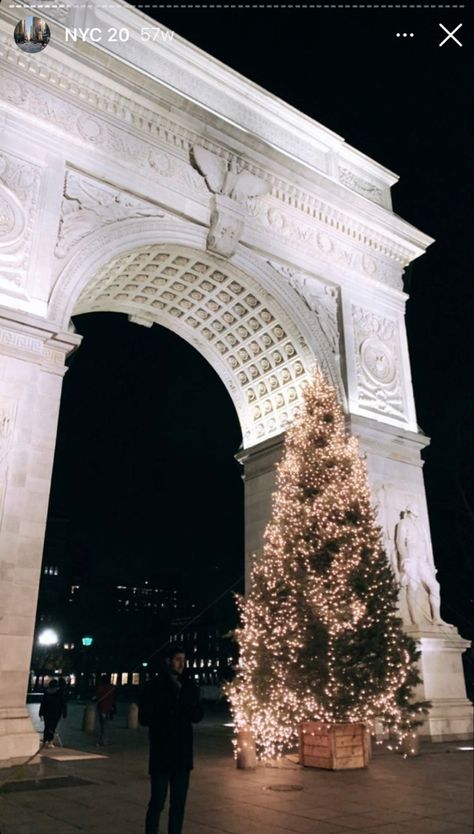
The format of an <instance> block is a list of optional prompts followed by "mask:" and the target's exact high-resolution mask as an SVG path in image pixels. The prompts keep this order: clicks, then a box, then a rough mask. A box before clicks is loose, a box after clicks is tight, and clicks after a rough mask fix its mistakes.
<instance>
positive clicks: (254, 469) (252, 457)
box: [236, 434, 284, 592]
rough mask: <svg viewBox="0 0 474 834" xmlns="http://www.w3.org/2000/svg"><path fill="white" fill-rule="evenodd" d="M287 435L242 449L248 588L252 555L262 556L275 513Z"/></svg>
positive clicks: (246, 578) (239, 454) (246, 585)
mask: <svg viewBox="0 0 474 834" xmlns="http://www.w3.org/2000/svg"><path fill="white" fill-rule="evenodd" d="M283 439H284V434H279V435H277V436H276V437H271V438H270V439H269V440H264V441H262V443H257V444H256V445H255V446H251V447H250V448H248V449H244V450H242V451H241V452H238V454H237V455H236V458H237V460H238V461H239V462H240V463H242V464H243V465H244V483H245V510H244V512H245V590H246V592H248V590H249V588H250V570H251V565H252V558H253V555H254V554H255V555H256V556H257V557H258V556H260V555H261V553H262V548H263V534H264V532H265V527H266V526H267V524H268V522H269V521H270V518H271V514H272V494H273V492H274V491H275V475H276V472H275V467H276V464H277V463H278V461H279V460H280V458H281V456H282V452H283Z"/></svg>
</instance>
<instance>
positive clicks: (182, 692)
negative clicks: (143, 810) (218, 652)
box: [138, 645, 203, 834]
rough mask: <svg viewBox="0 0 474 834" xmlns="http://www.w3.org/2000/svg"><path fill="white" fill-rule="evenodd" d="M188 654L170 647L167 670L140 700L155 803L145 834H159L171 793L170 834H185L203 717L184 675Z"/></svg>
mask: <svg viewBox="0 0 474 834" xmlns="http://www.w3.org/2000/svg"><path fill="white" fill-rule="evenodd" d="M185 664H186V654H185V651H184V649H183V648H182V647H181V646H177V645H172V646H170V648H169V650H168V652H167V657H166V666H165V668H164V669H163V671H162V672H160V673H159V675H158V676H157V677H156V678H153V679H152V680H150V681H148V683H147V684H146V686H145V688H144V690H143V693H142V697H141V699H140V704H139V710H138V720H139V722H140V724H142V725H143V726H144V727H149V735H150V760H149V773H150V780H151V798H150V802H149V805H148V810H147V814H146V822H145V834H158V828H159V824H160V814H161V812H162V810H163V808H164V805H165V802H166V796H167V793H168V786H169V789H170V812H169V822H168V834H181V829H182V826H183V819H184V806H185V803H186V795H187V792H188V786H189V776H190V772H191V770H192V769H193V728H192V723H197V722H198V721H200V720H201V718H202V716H203V712H202V707H201V704H200V702H199V689H198V688H197V686H196V685H195V684H194V682H193V681H192V680H190V679H189V678H188V677H186V676H185V675H183V672H184V669H185Z"/></svg>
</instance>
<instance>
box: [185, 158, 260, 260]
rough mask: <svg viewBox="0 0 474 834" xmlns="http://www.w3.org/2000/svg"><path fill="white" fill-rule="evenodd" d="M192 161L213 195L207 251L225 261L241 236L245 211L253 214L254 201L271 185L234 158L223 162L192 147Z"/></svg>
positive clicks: (231, 253) (233, 250)
mask: <svg viewBox="0 0 474 834" xmlns="http://www.w3.org/2000/svg"><path fill="white" fill-rule="evenodd" d="M191 160H192V162H193V163H194V165H195V166H196V168H197V169H198V171H199V172H200V173H201V174H202V176H203V177H204V179H205V181H206V183H207V187H208V188H209V191H211V193H212V194H213V199H212V210H211V224H210V229H209V234H208V237H207V248H208V249H209V250H210V251H211V252H216V254H218V255H221V256H222V257H224V258H228V257H230V256H231V255H233V254H234V252H235V249H236V247H237V244H238V243H239V240H240V238H241V236H242V231H243V227H244V219H245V213H246V208H247V212H248V213H252V216H253V212H252V207H253V199H254V198H255V197H257V196H260V195H262V194H266V193H267V192H268V191H269V190H270V185H269V184H268V183H266V182H264V181H263V180H262V179H260V178H259V177H256V176H255V175H254V174H251V173H250V172H249V171H247V170H246V169H245V168H244V166H243V163H242V162H241V161H240V160H238V159H237V158H236V157H232V158H231V159H230V160H227V159H223V158H222V157H220V156H218V155H217V154H215V153H211V151H208V150H206V148H203V147H202V146H200V145H195V146H194V147H193V148H192V151H191Z"/></svg>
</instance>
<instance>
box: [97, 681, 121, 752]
mask: <svg viewBox="0 0 474 834" xmlns="http://www.w3.org/2000/svg"><path fill="white" fill-rule="evenodd" d="M95 699H96V701H97V715H98V717H99V741H98V744H99V745H100V746H101V747H103V746H104V744H107V741H108V728H109V721H110V720H111V719H112V718H113V717H114V715H115V709H116V707H115V686H113V684H111V683H110V681H109V677H108V675H101V677H100V680H99V683H98V684H97V689H96V691H95Z"/></svg>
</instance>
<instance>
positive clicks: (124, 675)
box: [120, 672, 128, 686]
mask: <svg viewBox="0 0 474 834" xmlns="http://www.w3.org/2000/svg"><path fill="white" fill-rule="evenodd" d="M120 683H121V684H122V686H126V685H127V683H128V672H122V674H121V676H120Z"/></svg>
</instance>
